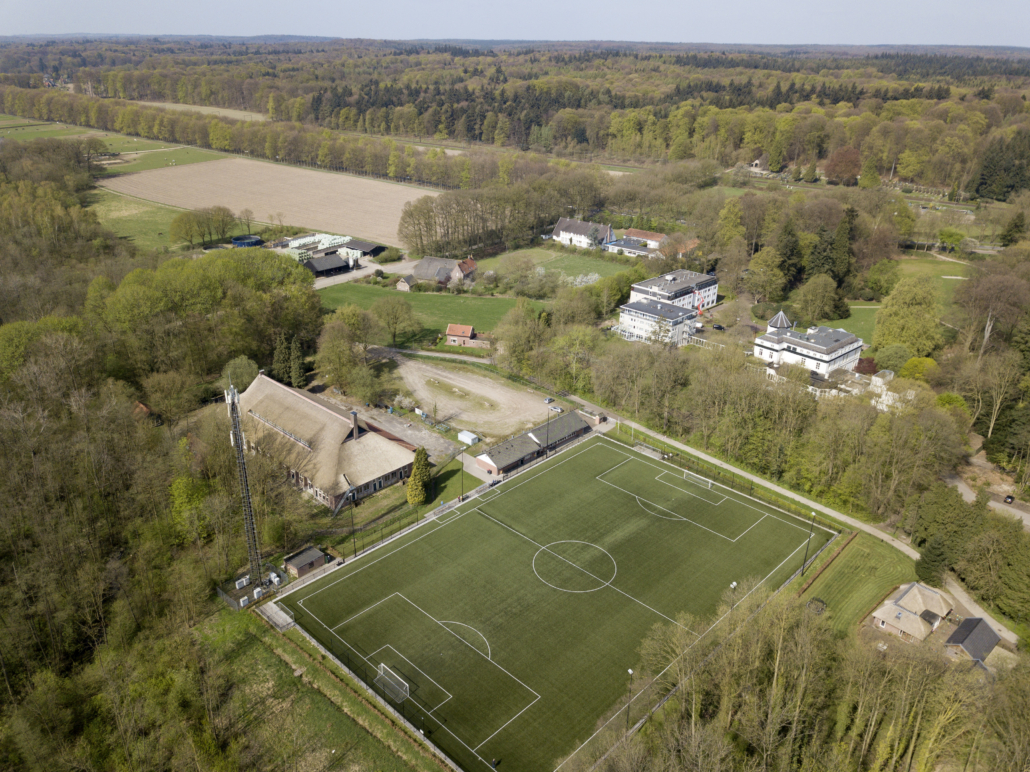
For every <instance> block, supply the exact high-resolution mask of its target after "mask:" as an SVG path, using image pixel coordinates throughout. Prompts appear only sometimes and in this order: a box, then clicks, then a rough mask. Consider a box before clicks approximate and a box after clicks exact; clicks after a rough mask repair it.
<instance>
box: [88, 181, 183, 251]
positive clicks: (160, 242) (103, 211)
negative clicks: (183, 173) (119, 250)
mask: <svg viewBox="0 0 1030 772" xmlns="http://www.w3.org/2000/svg"><path fill="white" fill-rule="evenodd" d="M90 209H92V210H93V211H94V212H96V215H97V217H98V218H99V219H100V223H101V225H103V226H104V227H105V228H110V229H111V230H112V231H114V232H115V234H117V235H118V236H120V237H121V238H123V239H128V240H129V241H132V242H133V243H134V244H136V246H138V247H140V248H141V249H160V248H161V247H168V246H172V243H171V241H170V240H169V237H168V233H169V228H170V227H171V223H172V220H173V219H175V217H176V216H177V215H179V214H180V213H181V212H180V210H178V209H173V208H172V207H170V206H162V205H161V204H155V203H152V202H150V201H143V200H141V199H138V198H129V197H128V196H122V195H119V194H118V193H113V192H111V191H110V190H105V189H103V188H97V189H96V190H93V191H91V192H90Z"/></svg>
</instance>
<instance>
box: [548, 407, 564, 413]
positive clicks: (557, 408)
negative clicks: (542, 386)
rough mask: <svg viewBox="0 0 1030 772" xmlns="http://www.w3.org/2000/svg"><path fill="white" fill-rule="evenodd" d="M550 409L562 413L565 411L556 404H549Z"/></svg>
mask: <svg viewBox="0 0 1030 772" xmlns="http://www.w3.org/2000/svg"><path fill="white" fill-rule="evenodd" d="M550 410H553V411H554V412H555V413H564V412H565V411H564V410H562V409H561V408H560V407H558V406H557V405H551V407H550Z"/></svg>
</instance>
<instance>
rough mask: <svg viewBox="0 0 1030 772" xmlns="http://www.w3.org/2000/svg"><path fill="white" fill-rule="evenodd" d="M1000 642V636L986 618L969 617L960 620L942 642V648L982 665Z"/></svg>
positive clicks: (960, 657)
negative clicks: (960, 622)
mask: <svg viewBox="0 0 1030 772" xmlns="http://www.w3.org/2000/svg"><path fill="white" fill-rule="evenodd" d="M1000 642H1001V638H1000V637H999V636H998V634H997V633H996V632H994V630H992V629H991V626H990V624H988V622H987V620H986V619H983V618H981V617H970V618H969V619H963V620H962V624H960V625H959V626H958V629H956V630H955V632H953V633H952V634H951V636H950V637H949V638H948V640H947V641H945V642H944V648H945V649H946V650H947V652H948V653H949V654H951V655H952V656H954V657H958V658H959V659H967V660H972V661H973V662H978V663H980V664H981V665H982V664H983V662H984V660H985V659H987V657H988V655H989V654H990V653H991V652H992V651H994V647H995V646H997V645H998V644H999V643H1000Z"/></svg>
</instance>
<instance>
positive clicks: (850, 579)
mask: <svg viewBox="0 0 1030 772" xmlns="http://www.w3.org/2000/svg"><path fill="white" fill-rule="evenodd" d="M915 580H916V569H915V561H914V560H912V558H910V557H907V556H906V555H905V554H904V553H902V552H901V550H898V549H895V548H894V547H892V546H890V545H889V544H887V543H885V542H882V541H880V540H879V539H876V538H874V537H872V536H869V535H868V534H864V533H860V534H859V535H858V536H856V537H855V540H854V541H853V542H851V544H849V545H848V546H847V547H846V548H845V549H844V551H843V552H841V553H840V555H838V556H837V559H836V560H834V561H833V562H832V563H831V564H830V565H829V567H828V568H827V569H826V570H825V571H824V572H823V573H822V574H820V576H819V578H818V579H816V580H815V581H814V582H813V583H812V586H811V587H809V588H808V589H807V590H806V591H805V595H804V597H805V598H806V599H810V598H820V599H821V600H824V601H826V612H825V613H826V614H827V615H828V618H829V620H830V625H831V626H832V627H833V629H834V630H835V631H836V632H838V633H840V634H842V635H843V634H846V633H848V632H850V631H852V630H854V629H855V627H856V626H857V625H858V623H859V622H861V621H862V618H863V617H864V616H865V615H866V614H868V613H869V612H870V611H873V606H874V605H875V604H876V603H877V602H878V601H879V600H880V599H881V598H883V596H884V595H886V594H887V593H888V592H890V591H891V589H892V588H893V587H896V586H897V585H899V584H904V583H905V582H914V581H915Z"/></svg>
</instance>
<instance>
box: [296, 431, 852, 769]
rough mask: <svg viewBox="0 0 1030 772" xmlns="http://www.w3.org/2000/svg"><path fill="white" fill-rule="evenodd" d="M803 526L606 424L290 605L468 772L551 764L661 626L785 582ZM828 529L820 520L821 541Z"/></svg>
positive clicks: (620, 685) (587, 728)
mask: <svg viewBox="0 0 1030 772" xmlns="http://www.w3.org/2000/svg"><path fill="white" fill-rule="evenodd" d="M808 534H809V524H808V523H805V522H802V521H799V520H797V519H795V518H793V517H791V516H789V515H786V514H784V513H782V512H780V511H778V510H775V509H773V508H771V507H767V506H765V505H762V504H760V503H759V502H757V501H755V500H753V499H749V498H748V497H746V496H744V495H742V494H738V493H734V492H731V491H729V490H727V489H725V488H722V487H720V486H718V485H712V486H711V487H710V488H709V487H708V486H707V485H703V484H699V483H698V482H696V481H691V480H688V479H685V476H684V473H683V471H682V470H680V469H677V468H676V467H673V466H669V465H667V464H665V463H663V462H661V461H656V460H654V459H652V458H649V457H647V456H644V455H641V454H638V453H635V452H634V451H632V450H630V449H629V448H626V447H624V446H622V445H619V444H617V443H615V442H613V441H610V440H607V439H605V438H603V437H596V438H592V439H590V440H587V441H586V442H584V443H582V444H579V445H577V446H574V447H572V448H569V449H568V450H566V451H565V452H562V453H559V454H558V455H556V456H555V457H553V458H552V459H550V460H549V461H547V462H544V463H543V464H540V465H539V466H537V467H535V468H533V469H531V470H528V471H526V472H524V473H522V474H520V475H516V476H515V477H513V478H511V479H510V480H508V481H507V482H505V483H503V484H501V485H498V486H496V487H494V488H491V489H489V490H488V491H486V492H485V493H484V494H483V495H482V496H480V497H478V498H476V499H473V500H471V501H468V502H466V503H464V504H463V505H461V506H460V507H458V508H457V509H455V510H452V511H451V512H448V513H447V514H445V515H443V516H442V517H441V518H439V519H438V520H436V521H433V522H430V523H429V524H427V525H425V526H423V527H421V528H418V529H415V530H414V531H412V532H411V533H409V534H407V535H406V536H404V537H402V538H401V539H398V540H396V541H394V542H392V543H389V544H387V545H385V546H384V547H382V548H380V549H378V550H376V551H374V552H372V553H370V554H369V555H367V556H365V557H362V558H359V559H357V560H355V561H353V562H352V563H348V564H346V565H345V566H343V567H342V568H339V569H337V570H335V571H333V572H332V573H331V574H330V575H328V576H326V577H325V578H323V579H321V580H319V581H317V582H314V583H312V584H311V585H309V586H307V587H304V588H302V589H300V590H298V591H296V592H294V593H291V594H290V595H287V596H286V597H285V598H283V600H282V601H280V603H281V604H282V605H283V606H285V607H287V608H289V609H290V610H291V611H292V612H293V613H294V614H295V617H296V621H297V624H298V625H299V626H301V627H303V628H304V629H305V630H306V631H307V632H308V633H309V634H310V635H311V636H312V637H314V638H315V639H316V640H318V641H319V642H320V643H321V644H322V645H323V646H325V647H326V648H327V649H329V650H330V651H331V652H332V653H333V654H335V655H336V656H337V657H338V658H339V659H341V660H342V661H344V662H346V663H348V664H349V665H350V666H351V667H352V668H359V669H363V670H364V673H363V675H364V676H365V677H366V678H367V680H372V679H373V678H376V677H377V674H378V673H379V671H380V668H381V667H382V668H383V670H384V672H383V675H382V676H381V677H379V678H378V681H377V683H378V684H379V685H380V686H381V687H383V688H384V689H386V690H387V692H388V693H389V692H391V691H392V692H393V693H394V697H395V698H396V699H397V700H399V701H403V711H404V714H405V715H406V716H407V717H408V719H409V721H412V723H414V725H415V726H416V727H421V726H422V725H423V723H424V726H425V729H426V734H427V735H428V736H429V737H430V739H431V740H432V741H433V742H435V743H436V744H437V745H438V746H439V747H441V748H442V749H443V750H444V751H445V752H447V754H448V755H449V756H451V758H452V759H454V760H455V761H456V762H458V763H459V764H460V765H461V766H462V767H464V768H465V769H467V770H470V772H472V771H473V770H479V769H483V768H484V767H483V765H484V764H485V765H487V767H489V765H490V763H491V761H492V760H494V759H497V760H499V761H500V762H501V768H502V769H504V770H509V771H511V772H514V771H515V770H553V769H555V768H556V767H558V766H559V764H560V763H561V762H562V760H563V759H564V758H565V757H567V756H568V755H569V754H571V753H573V752H574V751H576V749H577V748H579V746H580V745H581V744H582V743H583V742H584V741H586V740H587V739H588V738H589V737H590V736H591V735H592V734H593V733H594V732H595V730H596V729H597V726H598V720H599V719H600V718H601V717H602V716H603V715H604V714H606V713H607V712H608V711H610V710H611V709H612V708H613V707H614V706H616V704H618V703H619V702H620V700H622V701H625V699H626V693H627V684H628V678H629V676H628V674H627V669H628V668H633V669H634V670H637V669H638V659H639V657H638V654H637V649H638V648H639V645H640V642H641V641H642V640H643V638H644V637H645V636H646V635H647V633H648V631H649V630H650V628H651V627H653V626H654V625H655V624H656V623H663V624H675V622H674V621H673V620H674V619H675V618H676V616H677V614H679V613H680V612H683V611H686V612H690V613H691V614H694V615H696V616H707V615H711V614H712V612H714V611H715V610H716V607H717V605H718V603H719V599H720V597H721V596H722V594H723V593H724V591H725V590H726V589H727V588H729V586H730V584H731V583H732V582H734V581H737V582H739V581H741V580H743V579H745V578H747V577H762V578H764V579H765V581H766V583H767V584H768V585H769V586H771V587H772V588H775V587H777V586H779V585H780V584H782V582H784V581H785V580H786V579H787V578H788V577H789V576H790V575H791V574H792V573H793V572H794V571H795V570H796V569H797V568H799V567H800V565H801V561H802V559H803V555H804V550H805V543H806V541H807V539H808ZM831 537H832V533H830V532H829V531H826V530H824V529H821V528H819V527H818V526H816V528H815V531H814V536H813V541H812V548H811V553H812V554H814V552H815V551H816V550H818V549H819V548H820V547H821V546H822V545H823V544H825V543H826V542H827V541H828V540H829V539H830V538H831ZM690 632H692V633H693V634H694V635H697V636H700V635H703V634H705V632H706V631H705V630H692V631H690ZM405 692H406V693H407V697H404V696H402V695H403V694H404V693H405ZM642 709H643V708H641V710H642Z"/></svg>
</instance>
